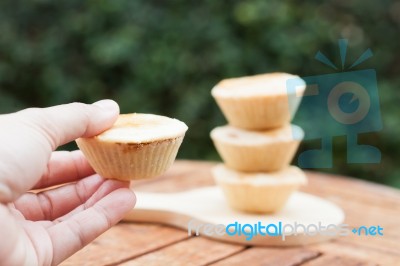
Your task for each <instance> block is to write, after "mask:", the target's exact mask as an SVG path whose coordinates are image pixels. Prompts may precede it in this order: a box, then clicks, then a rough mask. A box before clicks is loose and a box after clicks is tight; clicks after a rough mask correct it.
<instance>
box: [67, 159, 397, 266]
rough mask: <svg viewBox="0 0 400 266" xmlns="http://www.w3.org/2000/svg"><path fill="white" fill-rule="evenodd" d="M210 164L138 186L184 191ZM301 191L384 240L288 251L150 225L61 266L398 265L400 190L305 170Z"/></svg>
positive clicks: (128, 230) (356, 239) (105, 240)
mask: <svg viewBox="0 0 400 266" xmlns="http://www.w3.org/2000/svg"><path fill="white" fill-rule="evenodd" d="M213 165H214V163H211V162H196V161H177V162H175V164H174V166H173V167H172V168H171V169H170V170H169V171H168V172H167V173H166V174H165V175H163V176H162V177H159V178H156V179H151V180H144V181H137V182H134V183H133V184H132V186H133V187H134V190H137V191H152V192H160V191H171V192H174V191H182V190H186V189H188V188H194V187H201V186H209V185H213V184H214V182H213V179H212V177H211V174H210V167H211V166H213ZM307 175H308V177H309V185H308V186H306V187H304V188H302V190H303V191H305V192H308V193H311V194H314V195H317V196H319V197H322V198H325V199H328V200H330V201H332V202H334V203H336V204H338V205H339V206H341V207H342V208H343V210H344V211H345V213H346V221H345V223H347V224H349V225H350V226H361V225H366V226H372V225H380V226H381V227H383V228H384V230H383V233H384V235H383V236H376V237H373V236H357V235H349V236H345V237H339V238H337V239H335V240H332V241H330V242H325V243H320V244H313V245H310V246H304V247H293V248H272V247H271V248H261V247H249V246H245V245H235V244H229V243H223V242H217V241H214V240H210V239H207V238H204V237H201V236H200V237H194V236H193V237H189V236H188V234H187V232H186V231H184V230H180V229H176V228H173V227H169V226H165V225H161V224H150V223H120V224H118V225H116V226H114V227H113V228H112V229H110V230H109V231H108V232H106V233H105V234H103V235H102V236H100V237H99V238H98V239H96V240H95V241H94V242H93V243H92V244H90V245H88V246H87V247H85V248H84V249H83V250H81V251H80V252H78V253H77V254H75V255H74V256H72V257H71V258H69V259H68V260H67V261H65V262H64V263H63V265H74V266H75V265H124V266H126V265H215V266H217V265H218V266H221V265H246V266H250V265H279V266H281V265H304V266H316V265H318V266H319V265H321V266H326V265H335V266H336V265H400V190H396V189H393V188H390V187H385V186H382V185H377V184H373V183H369V182H365V181H361V180H357V179H352V178H348V177H341V176H333V175H326V174H321V173H317V172H308V173H307Z"/></svg>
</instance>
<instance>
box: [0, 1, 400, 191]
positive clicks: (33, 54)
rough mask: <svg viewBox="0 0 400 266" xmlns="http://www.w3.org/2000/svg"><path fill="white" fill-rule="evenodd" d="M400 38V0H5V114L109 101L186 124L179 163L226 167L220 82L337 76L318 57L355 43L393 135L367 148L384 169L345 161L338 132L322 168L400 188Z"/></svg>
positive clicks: (1, 21) (1, 78)
mask: <svg viewBox="0 0 400 266" xmlns="http://www.w3.org/2000/svg"><path fill="white" fill-rule="evenodd" d="M399 36H400V3H399V2H391V1H387V0H383V1H364V0H355V1H344V0H340V1H336V0H335V1H333V0H330V1H317V0H307V1H301V2H299V1H279V0H270V1H262V0H247V1H227V0H225V1H223V0H220V1H211V0H206V1H188V0H185V1H183V0H177V1H159V0H158V1H157V0H147V1H144V0H140V1H133V0H112V1H111V0H88V1H82V0H60V1H50V0H21V1H0V111H1V112H2V113H7V112H12V111H15V110H19V109H22V108H26V107H31V106H38V107H44V106H50V105H56V104H62V103H68V102H73V101H81V102H87V103H90V102H94V101H97V100H99V99H103V98H112V99H114V100H116V101H117V102H118V103H119V104H120V107H121V111H122V112H124V113H127V112H147V113H157V114H163V115H167V116H171V117H176V118H178V119H180V120H183V121H185V122H186V123H187V124H188V126H189V127H190V131H189V132H188V134H187V137H186V138H185V141H184V144H183V146H182V148H181V151H180V155H179V157H180V158H190V159H201V160H218V159H219V157H218V155H217V153H216V151H215V149H214V147H213V145H212V143H211V141H210V139H209V131H210V130H211V129H212V128H213V127H215V126H217V125H222V124H224V123H226V122H225V120H224V118H223V116H222V114H221V112H220V111H219V109H218V108H217V106H216V104H215V102H214V100H213V99H212V97H211V96H210V90H211V88H212V87H213V85H215V84H216V83H217V82H218V81H219V80H221V79H223V78H227V77H234V76H243V75H251V74H256V73H264V72H271V71H284V72H290V73H295V74H298V75H304V76H306V75H317V74H324V73H332V72H334V70H332V69H330V68H328V67H326V66H324V65H322V64H321V63H319V62H317V61H316V60H315V59H314V55H315V53H316V52H317V51H318V50H321V51H322V52H324V53H325V54H326V55H327V56H328V57H329V58H331V59H333V61H334V62H335V63H339V58H340V57H339V54H338V49H337V40H338V39H339V38H348V39H349V45H350V47H349V51H348V61H347V62H348V65H350V64H351V63H353V62H354V60H355V59H356V58H357V57H358V56H359V55H360V54H361V53H362V52H364V50H365V49H367V48H371V49H372V51H373V52H374V57H373V58H371V59H369V60H368V61H367V62H365V63H363V64H362V65H361V66H359V67H358V69H364V68H365V69H367V68H374V69H376V71H377V74H378V86H379V89H380V98H381V99H380V101H381V110H382V119H383V125H384V129H383V130H382V131H381V132H378V133H368V134H363V135H362V136H361V141H362V142H363V143H368V144H371V145H375V146H377V147H379V148H380V149H381V151H382V163H381V164H375V165H368V164H364V165H347V164H346V139H345V138H344V137H343V138H342V137H339V138H335V140H334V147H335V151H334V152H335V167H334V168H333V169H325V171H330V172H335V173H341V174H346V175H353V176H356V177H359V178H363V179H368V180H374V181H376V182H380V183H385V184H390V185H393V186H397V187H400V166H399V154H400V149H399V145H400V143H399V142H400V141H399V139H400V137H399V133H400V132H399V130H400V124H399V121H400V118H399V113H400V104H399V101H400V94H399V88H398V87H399V85H400V75H399V73H400V53H399V52H398V51H399V47H400V38H399ZM308 145H309V144H307V143H304V144H302V146H301V150H304V149H306V148H307V147H308ZM310 145H311V144H310ZM69 148H71V147H69Z"/></svg>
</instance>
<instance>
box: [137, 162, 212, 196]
mask: <svg viewBox="0 0 400 266" xmlns="http://www.w3.org/2000/svg"><path fill="white" fill-rule="evenodd" d="M214 165H215V163H213V162H194V161H177V162H175V163H174V165H173V167H171V169H169V170H168V171H167V172H166V173H165V174H164V175H162V176H160V177H157V178H153V179H150V180H137V181H133V182H132V183H131V188H132V189H133V190H134V191H135V190H138V191H146V192H179V191H185V190H188V189H191V188H199V187H204V186H212V185H214V184H215V183H214V180H213V178H212V176H211V167H212V166H214Z"/></svg>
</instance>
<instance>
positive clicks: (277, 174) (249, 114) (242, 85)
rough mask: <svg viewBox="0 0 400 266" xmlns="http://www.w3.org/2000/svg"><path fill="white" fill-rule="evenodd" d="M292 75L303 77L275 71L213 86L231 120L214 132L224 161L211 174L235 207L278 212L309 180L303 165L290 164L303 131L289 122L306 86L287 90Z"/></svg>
mask: <svg viewBox="0 0 400 266" xmlns="http://www.w3.org/2000/svg"><path fill="white" fill-rule="evenodd" d="M293 78H299V77H298V76H295V75H290V74H286V73H271V74H263V75H256V76H249V77H242V78H232V79H226V80H222V81H221V82H219V83H218V84H217V85H216V86H215V87H214V88H213V89H212V92H211V94H212V96H213V97H214V98H215V100H216V102H217V104H218V106H219V107H220V109H221V110H222V112H223V114H224V115H225V117H226V119H227V120H228V123H229V125H226V126H222V127H217V128H215V129H213V130H212V131H211V134H210V135H211V139H212V140H213V142H214V145H215V147H216V149H217V151H218V153H219V154H220V156H221V157H222V159H223V161H224V163H225V164H219V165H217V166H216V167H215V168H214V169H213V175H214V178H215V181H216V183H217V184H218V185H219V186H220V187H221V188H222V190H223V192H224V194H225V197H226V199H227V201H228V203H229V205H230V206H231V207H232V208H234V209H237V210H240V211H246V212H254V213H271V212H276V211H278V210H280V209H281V208H282V207H283V206H284V205H285V203H286V201H287V200H288V198H289V197H290V195H291V193H292V192H294V191H295V190H297V189H298V188H299V186H300V185H303V184H306V183H307V179H306V176H305V174H304V173H303V171H302V170H300V169H299V168H297V167H295V166H290V165H289V164H290V162H291V160H292V159H293V156H294V154H295V153H296V150H297V148H298V146H299V144H300V141H301V140H302V139H303V137H304V132H303V130H302V129H301V128H300V127H298V126H296V125H293V124H290V121H291V118H292V117H293V116H294V114H295V112H296V110H297V108H298V106H299V103H300V100H301V97H302V95H303V93H304V91H305V88H306V86H305V83H304V84H303V85H302V86H298V87H297V88H296V90H295V91H294V92H290V93H289V92H288V91H287V89H286V81H287V80H289V79H293Z"/></svg>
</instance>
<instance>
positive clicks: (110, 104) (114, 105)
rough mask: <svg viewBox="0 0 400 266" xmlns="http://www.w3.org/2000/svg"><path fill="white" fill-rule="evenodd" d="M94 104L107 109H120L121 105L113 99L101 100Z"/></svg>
mask: <svg viewBox="0 0 400 266" xmlns="http://www.w3.org/2000/svg"><path fill="white" fill-rule="evenodd" d="M93 105H95V106H98V107H100V108H102V109H104V110H107V111H113V112H115V111H119V106H118V104H117V103H116V102H114V101H113V100H101V101H98V102H95V103H93Z"/></svg>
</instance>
